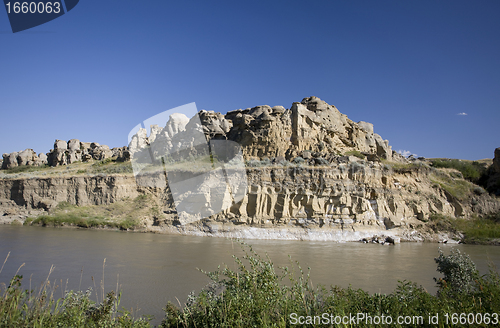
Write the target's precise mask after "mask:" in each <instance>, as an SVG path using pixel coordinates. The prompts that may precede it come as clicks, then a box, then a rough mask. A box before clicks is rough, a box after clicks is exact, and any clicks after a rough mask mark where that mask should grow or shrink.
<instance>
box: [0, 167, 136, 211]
mask: <svg viewBox="0 0 500 328" xmlns="http://www.w3.org/2000/svg"><path fill="white" fill-rule="evenodd" d="M138 195H139V191H138V189H137V184H136V182H135V179H134V177H133V176H76V177H50V178H30V179H0V200H3V201H4V203H5V204H10V205H12V206H18V207H21V208H24V209H27V210H33V209H35V210H36V209H42V210H46V211H48V210H50V209H51V208H53V207H54V206H56V205H57V204H58V203H61V202H68V203H70V204H74V205H78V206H86V205H101V204H111V203H114V202H116V201H118V200H120V199H123V198H126V197H130V198H134V197H137V196H138Z"/></svg>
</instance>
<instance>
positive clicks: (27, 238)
mask: <svg viewBox="0 0 500 328" xmlns="http://www.w3.org/2000/svg"><path fill="white" fill-rule="evenodd" d="M0 240H2V243H0V254H2V258H4V256H5V255H6V254H7V253H8V252H11V254H10V257H9V259H8V261H7V263H6V264H5V267H4V269H3V271H2V272H1V274H0V281H1V282H8V280H9V279H10V278H12V277H13V275H14V274H15V273H16V271H17V270H18V268H19V266H21V265H22V264H23V263H25V265H24V266H23V267H22V268H21V269H20V271H19V274H21V275H23V276H24V277H25V278H24V283H25V285H23V286H26V287H25V288H28V286H29V285H28V284H29V280H31V281H32V286H33V287H34V286H39V284H40V283H42V282H43V281H45V280H46V279H47V275H48V272H49V269H50V266H51V265H54V268H55V269H54V270H53V272H52V273H51V275H50V280H51V281H52V283H51V286H52V284H53V285H54V286H55V285H58V286H59V288H58V289H57V290H56V292H55V293H54V295H55V297H56V298H57V297H61V295H62V294H61V289H60V288H61V286H65V288H66V289H67V290H69V289H73V290H83V291H85V290H86V289H87V288H88V287H92V289H93V291H92V294H91V296H90V300H91V301H96V297H97V295H98V300H99V303H101V301H102V299H103V298H102V291H101V283H100V282H101V280H103V285H102V286H104V291H105V293H104V295H106V293H107V292H109V291H116V290H117V285H119V288H118V291H120V290H122V292H123V293H122V298H121V305H122V306H124V307H125V309H127V311H129V312H132V313H133V315H134V316H135V317H138V316H140V315H143V314H151V315H154V316H155V319H154V321H153V322H151V324H152V325H159V324H160V322H161V320H162V319H163V318H164V317H165V311H163V310H162V309H163V308H164V307H165V305H166V304H167V303H168V302H171V303H172V304H174V305H176V306H177V307H179V306H180V305H182V307H184V304H186V302H187V301H188V299H190V298H189V297H188V295H189V294H190V293H191V292H192V291H194V294H193V295H194V296H198V295H202V294H203V292H202V289H203V288H205V287H206V288H209V287H208V285H207V284H209V282H210V279H208V278H207V277H206V276H205V275H204V274H203V273H201V272H199V271H198V270H197V269H196V268H200V269H202V270H206V271H209V272H211V271H216V270H217V266H218V265H221V269H224V268H225V267H226V266H227V267H228V268H229V269H231V270H237V269H238V266H237V265H236V263H235V262H234V260H233V259H232V255H236V256H237V257H239V258H241V259H242V260H243V257H244V256H245V252H244V250H242V249H240V246H239V243H238V242H236V241H232V240H227V239H223V238H201V237H194V236H178V235H177V236H175V235H159V234H137V233H134V234H129V233H123V232H110V231H99V230H88V229H82V230H76V229H54V228H48V227H47V228H41V227H33V226H27V227H16V226H0ZM249 243H250V244H251V245H252V248H253V249H254V250H255V251H256V252H257V254H259V255H260V256H261V257H264V254H266V253H267V255H268V256H269V257H270V259H271V260H272V263H273V264H274V268H275V270H276V274H281V273H282V270H281V269H279V268H280V267H285V266H286V267H289V269H290V270H295V273H296V276H295V277H296V278H298V277H299V276H300V273H299V271H298V268H297V267H296V265H295V264H293V263H295V261H298V262H299V263H300V265H301V266H302V268H303V269H304V271H305V272H307V270H306V268H307V267H310V268H311V272H310V276H309V277H310V280H311V282H312V286H314V289H315V288H316V287H317V286H318V285H324V286H326V288H327V291H328V290H330V287H329V286H330V285H334V286H335V285H337V286H339V287H338V288H337V289H335V290H336V291H337V292H342V293H344V294H342V295H343V299H350V300H351V301H352V302H354V303H355V304H359V305H360V306H369V304H372V303H373V302H378V300H379V298H380V299H381V300H382V304H386V303H385V301H384V300H391V299H393V297H395V296H396V295H401V294H400V292H398V286H400V285H401V284H399V283H398V280H400V281H403V280H406V281H413V282H415V283H416V284H417V286H420V285H422V286H424V288H425V291H423V290H421V289H418V288H417V289H416V290H415V289H413V290H414V291H418V295H419V296H418V297H420V296H422V297H424V299H423V300H422V303H421V304H427V305H430V309H435V310H436V311H438V312H439V313H440V317H441V316H442V315H444V314H445V313H444V312H443V311H444V309H441V308H440V307H439V306H438V305H437V304H438V302H443V301H445V300H446V298H443V299H441V300H437V299H434V298H433V297H434V296H433V295H435V294H436V292H437V290H438V289H437V287H436V284H435V282H434V281H433V277H440V273H439V272H436V263H435V262H434V260H433V259H434V258H435V257H437V256H438V255H439V252H438V248H439V247H441V249H442V250H443V251H444V253H445V254H449V253H450V252H451V250H452V249H453V248H458V249H460V251H461V252H465V253H467V254H469V255H470V256H471V259H473V261H474V262H475V263H477V267H478V269H479V271H480V273H481V274H485V273H488V263H489V262H493V263H495V264H496V265H497V266H498V265H500V253H499V252H500V249H499V248H497V247H491V246H475V245H448V244H441V245H437V244H432V243H403V244H399V245H395V246H392V247H380V246H378V245H373V244H367V245H363V244H360V243H330V242H318V241H316V242H308V241H301V242H297V241H277V240H254V241H251V242H249ZM288 254H290V255H291V261H290V259H289V258H288V256H287V255H288ZM103 259H106V260H105V263H104V264H105V265H103ZM243 262H244V263H245V260H243ZM264 262H267V260H264V261H263V262H261V264H263V265H264V268H268V266H266V265H265V263H264ZM258 267H260V266H257V268H258ZM294 268H295V269H294ZM248 269H250V268H249V267H248ZM266 270H267V269H266ZM250 272H252V271H251V270H250ZM263 272H265V271H263ZM252 274H253V273H252ZM255 275H256V277H258V275H259V272H258V271H255ZM263 276H267V275H265V274H264V275H263ZM263 276H262V277H263ZM92 277H93V278H92ZM221 278H222V276H221ZM61 281H62V284H61ZM243 281H244V278H243V276H242V275H240V282H243ZM94 282H95V284H96V286H97V287H96V288H95V287H94ZM350 285H351V286H352V289H351V292H349V291H348V290H349V286H350ZM212 286H214V285H212ZM410 286H411V285H408V284H407V285H406V287H405V288H409V287H410ZM241 287H243V285H242V286H241ZM276 288H278V286H276ZM279 290H281V287H280V288H279V289H276V291H279ZM306 290H307V289H306ZM420 291H422V292H420ZM238 293H241V294H240V296H243V295H246V292H245V290H244V289H239V291H238ZM345 293H347V294H345ZM57 295H59V296H57ZM306 295H307V293H306ZM311 295H312V294H311ZM314 295H316V294H314ZM317 295H319V294H317ZM335 295H337V296H339V297H340V295H341V294H335ZM378 295H381V296H378ZM415 295H417V294H415ZM258 296H259V295H253V296H252V297H255V299H260V298H259V297H258ZM337 296H336V297H337ZM351 296H352V298H351ZM476 296H478V295H476V294H475V297H476ZM227 297H228V298H230V297H231V295H227ZM418 297H417V299H419V298H418ZM428 298H429V299H430V300H434V301H432V302H431V303H430V304H429V303H427V302H428V301H429V299H428ZM224 299H226V295H225V296H224ZM285 299H289V298H286V297H283V298H282V300H285ZM323 299H324V300H325V301H326V300H327V299H328V298H323ZM469 299H471V298H470V297H469ZM476 299H477V297H476ZM199 300H200V299H199ZM289 300H291V299H289ZM426 300H427V301H426ZM365 302H367V303H365ZM419 302H420V301H419ZM446 302H452V301H451V300H449V299H448V301H446ZM179 303H180V305H179ZM403 303H404V302H403ZM417 303H418V302H417ZM210 304H212V303H210ZM290 304H292V303H290ZM312 304H314V303H311V305H312ZM323 304H325V303H323ZM363 304H364V305H363ZM404 304H406V303H404ZM412 304H413V303H412ZM454 304H455V303H454ZM464 304H468V303H464ZM482 304H483V308H482V310H479V309H478V312H480V313H484V312H485V311H486V307H485V306H486V305H485V304H486V301H484V300H483V303H482ZM212 305H213V306H215V305H214V304H212ZM212 305H210V306H212ZM316 305H318V306H319V305H320V304H316ZM457 305H458V302H457ZM411 306H412V305H411V304H410V303H408V307H411ZM138 308H140V310H138ZM226 308H227V309H231V307H226ZM169 309H170V310H175V307H172V306H171V307H170V308H169ZM212 309H213V310H217V309H218V308H217V307H212ZM367 309H368V308H367ZM414 309H421V310H419V311H417V312H418V313H417V312H416V313H414V314H415V315H417V314H418V315H427V312H424V310H423V308H421V307H416V308H414ZM450 309H456V310H459V309H460V308H456V307H455V306H454V305H453V306H450ZM131 310H133V311H131ZM192 310H193V309H192ZM323 310H325V311H327V312H329V313H334V314H335V313H339V312H337V311H336V310H335V311H334V308H331V309H330V310H331V311H330V310H329V309H327V308H325V309H323ZM352 310H353V309H351V308H349V307H345V311H344V312H345V313H348V312H351V311H352ZM386 310H388V311H389V312H390V313H391V315H396V314H397V312H394V311H392V310H394V308H392V307H391V308H386ZM217 311H218V310H217ZM447 312H448V313H450V312H449V311H447ZM242 313H247V312H245V311H243V312H242ZM259 313H268V312H267V310H266V308H262V311H260V312H259ZM277 313H280V314H281V315H282V319H283V320H288V319H290V317H289V314H290V313H288V316H287V312H286V311H284V312H283V311H280V312H277ZM297 313H300V312H297ZM367 313H368V312H367ZM384 313H386V312H384ZM173 314H175V313H173ZM372 314H373V315H375V313H372ZM450 315H451V313H450ZM197 318H198V319H197V320H201V319H202V317H200V316H198V317H197ZM227 318H230V316H228V317H227ZM394 320H396V316H394ZM221 322H223V319H221ZM225 322H226V324H227V325H230V321H225ZM232 322H233V324H237V321H232ZM188 326H189V325H188ZM198 326H199V325H198ZM261 326H265V325H261Z"/></svg>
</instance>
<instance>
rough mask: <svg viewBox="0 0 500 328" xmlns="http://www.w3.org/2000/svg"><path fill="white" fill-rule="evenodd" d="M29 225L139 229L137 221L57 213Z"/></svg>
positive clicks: (35, 220)
mask: <svg viewBox="0 0 500 328" xmlns="http://www.w3.org/2000/svg"><path fill="white" fill-rule="evenodd" d="M25 224H30V225H41V226H44V227H47V226H49V227H61V226H77V227H80V228H106V227H107V228H118V229H121V230H129V229H132V230H133V229H136V228H138V227H139V222H138V221H137V220H134V219H131V218H126V219H125V220H120V221H113V220H109V219H106V218H104V217H101V216H94V217H85V216H78V215H76V214H75V213H58V214H53V215H42V216H39V217H37V218H36V219H34V220H32V221H29V222H28V223H25Z"/></svg>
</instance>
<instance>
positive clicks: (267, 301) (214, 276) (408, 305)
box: [162, 246, 500, 327]
mask: <svg viewBox="0 0 500 328" xmlns="http://www.w3.org/2000/svg"><path fill="white" fill-rule="evenodd" d="M242 247H243V248H244V249H245V247H246V250H245V256H243V258H242V259H240V258H238V257H234V260H235V262H236V265H237V268H238V269H237V270H231V269H230V268H229V267H228V266H225V267H224V268H223V269H221V268H220V267H219V268H218V270H217V271H215V272H205V273H206V274H207V276H208V277H209V278H210V279H211V283H210V284H209V285H208V286H207V287H205V288H204V289H202V290H201V292H200V293H199V294H198V295H197V296H195V295H194V293H193V294H190V295H189V297H188V301H187V303H186V304H185V306H184V308H182V309H181V308H178V307H177V306H175V305H174V304H172V303H168V304H167V306H166V307H165V318H164V320H163V322H162V327H292V326H293V327H296V326H298V327H304V326H325V327H326V326H335V327H351V326H356V327H374V326H377V327H379V326H381V327H386V326H387V327H389V326H390V327H434V326H435V325H433V324H430V323H429V315H430V314H433V315H434V314H436V313H438V314H440V317H441V318H442V317H443V315H444V314H445V313H476V314H477V313H480V314H486V313H490V314H491V313H498V312H499V311H500V278H499V275H498V273H497V272H496V271H494V270H491V271H490V273H489V274H487V275H484V276H479V275H478V274H477V272H476V271H474V270H472V271H471V270H468V269H470V268H475V266H474V265H473V263H472V262H471V261H470V262H469V260H468V259H467V257H466V256H465V255H463V254H461V253H456V252H454V253H452V254H451V255H449V256H445V255H444V254H442V253H440V256H439V257H438V258H436V262H437V263H438V271H439V272H440V273H442V274H443V275H444V278H441V279H440V280H437V281H439V282H440V283H439V292H438V294H437V295H431V294H429V293H428V292H427V291H426V290H425V289H424V288H423V287H421V286H418V285H417V284H415V283H412V282H408V281H400V282H399V285H398V287H397V288H396V290H395V291H394V292H392V293H390V294H378V293H375V294H369V293H367V292H365V291H363V290H361V289H358V290H355V289H353V288H351V287H349V288H341V287H337V286H332V287H330V289H326V288H325V287H323V286H317V287H313V285H312V283H311V282H310V280H309V274H304V272H303V271H302V269H301V268H300V266H299V265H298V263H296V266H294V267H293V268H292V269H289V268H287V267H283V268H280V269H279V270H276V269H275V267H274V265H273V263H272V262H271V260H270V259H269V258H266V259H263V258H261V257H260V256H259V255H258V254H256V253H255V252H254V251H253V250H252V248H251V246H242ZM462 262H463V263H462ZM455 264H458V265H455ZM297 269H298V270H297ZM461 282H464V283H466V286H467V287H466V288H462V287H458V288H457V287H456V286H457V284H459V283H461ZM325 313H326V314H327V316H326V317H325V316H324V314H325ZM357 313H362V314H365V315H366V316H371V317H372V318H373V317H375V316H378V317H380V316H382V315H384V316H386V317H387V316H390V317H391V318H392V319H393V320H394V321H393V322H392V324H388V325H384V324H381V325H374V324H373V321H372V322H370V321H369V320H366V321H363V320H361V321H357V322H356V324H355V325H352V324H351V323H350V322H349V323H343V322H340V323H338V324H333V323H332V321H329V320H331V318H335V317H340V318H342V317H344V316H349V315H350V314H354V315H356V314H357ZM398 317H406V318H410V319H411V320H410V322H408V321H406V322H405V323H402V324H399V323H397V322H396V318H398ZM439 326H440V327H452V326H453V325H452V322H451V321H450V322H448V323H447V324H446V323H445V322H444V320H442V321H440V325H439ZM475 326H477V327H481V324H476V325H475ZM484 326H485V327H487V326H488V325H484Z"/></svg>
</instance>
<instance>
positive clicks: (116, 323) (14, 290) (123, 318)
mask: <svg viewBox="0 0 500 328" xmlns="http://www.w3.org/2000/svg"><path fill="white" fill-rule="evenodd" d="M9 254H10V253H9ZM9 254H8V255H7V257H6V259H5V261H4V265H5V262H7V259H8V257H9ZM23 265H24V264H23ZM23 265H22V266H23ZM22 266H21V267H22ZM2 269H3V265H2V268H1V269H0V273H1V272H2ZM52 270H53V267H52V268H51V269H50V271H49V275H48V276H47V279H46V280H45V282H44V283H43V284H42V286H41V287H40V288H39V289H38V290H26V289H23V288H22V287H21V283H22V280H23V276H22V275H18V274H17V273H16V274H15V275H14V277H13V278H12V279H11V280H10V282H9V285H8V286H6V285H5V284H0V327H44V328H45V327H48V328H52V327H130V328H142V327H151V325H150V324H149V321H150V320H149V318H147V317H146V318H139V319H134V318H133V317H132V316H131V314H130V312H128V311H126V310H117V309H118V307H119V304H120V298H121V293H118V292H115V291H111V292H109V293H107V294H106V295H105V296H104V291H103V296H102V301H101V302H94V301H92V300H91V299H90V297H91V294H92V289H91V288H89V289H88V290H87V291H85V292H82V291H72V290H71V291H66V292H65V294H64V296H63V297H62V298H59V299H56V298H55V297H54V294H55V291H56V289H57V288H58V286H57V285H56V284H55V283H51V282H50V281H49V277H50V274H51V272H52ZM18 272H19V270H18Z"/></svg>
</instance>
